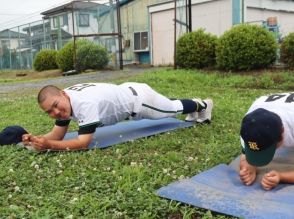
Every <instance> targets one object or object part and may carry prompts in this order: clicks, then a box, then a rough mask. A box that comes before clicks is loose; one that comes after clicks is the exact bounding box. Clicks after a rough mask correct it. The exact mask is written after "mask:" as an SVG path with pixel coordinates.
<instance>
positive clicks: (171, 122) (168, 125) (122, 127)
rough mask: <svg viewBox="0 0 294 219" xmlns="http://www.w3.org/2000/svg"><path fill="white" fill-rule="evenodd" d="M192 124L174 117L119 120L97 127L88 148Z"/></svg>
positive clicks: (69, 136) (75, 133)
mask: <svg viewBox="0 0 294 219" xmlns="http://www.w3.org/2000/svg"><path fill="white" fill-rule="evenodd" d="M193 125H195V123H193V122H184V121H182V120H178V119H175V118H165V119H158V120H149V119H143V120H138V121H126V122H121V123H117V124H115V125H111V126H104V127H100V128H97V129H96V132H95V134H94V139H93V141H92V142H91V143H90V145H89V146H88V148H89V149H92V148H106V147H109V146H112V145H115V144H119V143H123V142H127V141H130V140H134V139H138V138H142V137H147V136H151V135H156V134H159V133H163V132H167V131H172V130H175V129H178V128H187V127H191V126H193ZM77 136H78V133H77V132H69V133H67V134H66V135H65V137H64V139H71V138H76V137H77Z"/></svg>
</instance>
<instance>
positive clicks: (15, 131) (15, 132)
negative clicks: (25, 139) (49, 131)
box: [0, 125, 28, 145]
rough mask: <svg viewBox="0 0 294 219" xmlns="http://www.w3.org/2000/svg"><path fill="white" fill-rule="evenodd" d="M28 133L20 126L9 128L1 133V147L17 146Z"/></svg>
mask: <svg viewBox="0 0 294 219" xmlns="http://www.w3.org/2000/svg"><path fill="white" fill-rule="evenodd" d="M27 133H28V132H27V131H26V130H25V129H24V128H22V127H20V126H17V125H15V126H8V127H6V128H4V129H3V130H2V131H1V132H0V145H10V144H17V143H19V142H21V141H22V135H24V134H27Z"/></svg>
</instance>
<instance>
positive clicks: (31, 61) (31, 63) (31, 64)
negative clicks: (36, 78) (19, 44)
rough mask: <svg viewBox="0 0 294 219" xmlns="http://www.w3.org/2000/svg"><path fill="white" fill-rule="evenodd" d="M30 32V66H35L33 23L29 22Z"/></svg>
mask: <svg viewBox="0 0 294 219" xmlns="http://www.w3.org/2000/svg"><path fill="white" fill-rule="evenodd" d="M29 32H30V50H31V58H30V68H32V67H33V57H34V56H33V48H32V47H33V43H32V28H31V24H29Z"/></svg>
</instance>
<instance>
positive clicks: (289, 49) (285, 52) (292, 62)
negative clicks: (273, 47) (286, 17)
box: [281, 33, 294, 68]
mask: <svg viewBox="0 0 294 219" xmlns="http://www.w3.org/2000/svg"><path fill="white" fill-rule="evenodd" d="M281 61H282V62H284V63H285V64H286V65H288V66H289V67H291V68H293V67H294V33H290V34H289V35H287V36H286V37H285V38H284V39H283V42H282V44H281Z"/></svg>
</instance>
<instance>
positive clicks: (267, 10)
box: [148, 0, 294, 66]
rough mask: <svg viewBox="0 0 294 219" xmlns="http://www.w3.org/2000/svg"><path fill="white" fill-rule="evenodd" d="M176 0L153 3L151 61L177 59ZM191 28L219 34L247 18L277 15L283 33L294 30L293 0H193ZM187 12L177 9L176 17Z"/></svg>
mask: <svg viewBox="0 0 294 219" xmlns="http://www.w3.org/2000/svg"><path fill="white" fill-rule="evenodd" d="M174 7H175V3H174V1H170V2H166V3H161V4H156V5H151V6H149V7H148V12H149V24H150V25H149V27H150V28H149V32H150V33H151V34H150V35H151V37H150V50H151V64H153V65H155V66H158V65H171V64H173V63H174V18H175V12H174ZM191 11H192V13H191V14H192V30H196V29H199V28H204V29H205V31H206V32H210V33H212V34H215V35H217V36H220V35H221V34H223V33H224V32H225V31H226V30H229V29H230V28H231V27H232V26H233V25H235V24H238V23H242V22H248V23H258V24H262V22H263V21H266V20H267V19H268V18H269V17H276V18H277V22H278V27H279V31H280V33H281V35H282V36H285V35H287V34H288V33H290V32H294V22H293V21H294V1H288V0H280V1H278V0H192V7H191ZM185 16H186V15H185V13H183V14H182V15H181V13H180V10H178V12H177V20H179V19H180V20H182V21H183V17H185ZM185 31H186V30H185V28H183V25H179V24H177V37H178V36H179V35H180V34H183V33H185Z"/></svg>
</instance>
